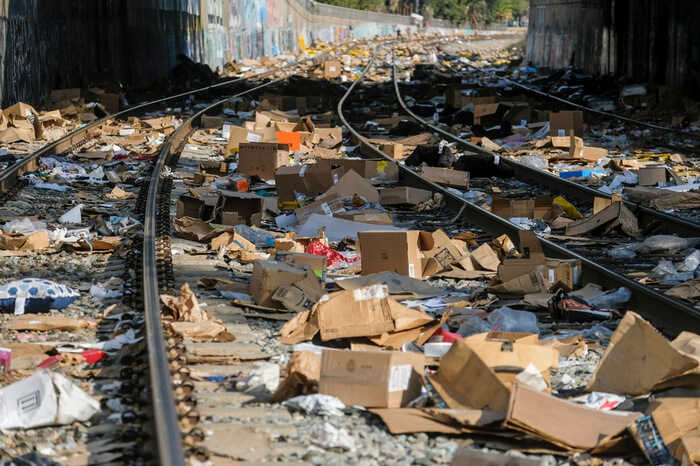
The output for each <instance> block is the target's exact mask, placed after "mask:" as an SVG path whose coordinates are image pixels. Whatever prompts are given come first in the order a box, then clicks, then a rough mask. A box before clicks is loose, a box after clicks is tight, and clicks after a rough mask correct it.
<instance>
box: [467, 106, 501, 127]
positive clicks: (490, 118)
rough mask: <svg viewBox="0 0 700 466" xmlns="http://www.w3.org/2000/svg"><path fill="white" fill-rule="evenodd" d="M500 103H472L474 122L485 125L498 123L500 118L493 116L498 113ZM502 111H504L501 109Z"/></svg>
mask: <svg viewBox="0 0 700 466" xmlns="http://www.w3.org/2000/svg"><path fill="white" fill-rule="evenodd" d="M500 106H501V104H499V103H488V104H477V103H475V104H474V124H480V125H483V126H486V127H489V126H493V125H496V124H498V123H500V121H497V120H500V118H494V117H495V116H496V114H497V113H499V109H500ZM502 113H505V111H503V112H502Z"/></svg>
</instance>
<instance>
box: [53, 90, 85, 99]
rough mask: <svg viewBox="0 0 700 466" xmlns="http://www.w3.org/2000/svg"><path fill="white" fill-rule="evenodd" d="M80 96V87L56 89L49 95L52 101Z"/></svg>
mask: <svg viewBox="0 0 700 466" xmlns="http://www.w3.org/2000/svg"><path fill="white" fill-rule="evenodd" d="M79 98H80V88H72V89H54V90H52V91H51V94H50V95H49V100H51V102H61V101H63V100H73V99H79Z"/></svg>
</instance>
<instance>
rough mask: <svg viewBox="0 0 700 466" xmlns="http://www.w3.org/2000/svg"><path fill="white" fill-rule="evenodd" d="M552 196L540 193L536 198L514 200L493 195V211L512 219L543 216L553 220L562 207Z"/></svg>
mask: <svg viewBox="0 0 700 466" xmlns="http://www.w3.org/2000/svg"><path fill="white" fill-rule="evenodd" d="M552 201H553V198H552V196H547V195H540V196H537V197H535V199H523V200H514V199H506V198H503V197H498V196H493V198H492V203H491V211H492V212H493V213H494V214H495V215H498V216H499V217H502V218H506V219H510V218H518V217H526V218H541V219H542V220H552V219H554V218H557V217H558V216H559V215H560V214H561V212H562V210H561V207H559V206H557V205H556V204H553V203H552Z"/></svg>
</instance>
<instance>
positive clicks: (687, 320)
mask: <svg viewBox="0 0 700 466" xmlns="http://www.w3.org/2000/svg"><path fill="white" fill-rule="evenodd" d="M375 56H376V53H375ZM373 62H374V56H373V57H372V60H370V62H369V63H368V64H367V66H366V67H365V68H364V69H363V71H362V73H361V74H360V76H359V77H358V79H357V80H356V81H355V82H354V83H353V85H352V86H350V88H349V89H348V91H347V92H346V94H345V95H344V96H343V97H342V98H341V99H340V101H339V103H338V107H337V114H338V117H339V119H340V121H341V122H342V123H343V125H345V127H346V128H347V129H348V131H349V132H350V133H351V134H352V136H353V138H354V139H355V140H356V141H358V143H359V144H360V147H361V149H362V151H363V153H364V154H365V155H367V156H372V157H383V158H385V159H387V160H390V161H392V162H395V160H394V159H393V158H391V157H389V156H388V155H387V154H385V153H384V152H382V151H381V150H379V149H378V148H377V147H376V146H374V145H373V144H372V143H371V142H370V141H369V140H368V139H367V138H365V137H364V136H362V135H361V134H359V133H358V132H357V131H356V130H355V129H354V128H353V127H352V126H351V125H350V124H349V123H348V121H347V120H346V119H345V116H344V115H343V104H344V103H345V102H346V100H347V99H348V98H349V97H350V95H351V94H352V92H353V90H354V89H355V87H356V86H357V85H358V84H359V83H360V82H361V81H362V80H363V79H364V77H365V75H366V74H367V72H368V71H369V69H370V68H371V66H372V65H373ZM394 84H395V86H396V67H395V66H394ZM397 89H398V88H397ZM397 96H399V94H398V92H397ZM399 169H400V172H399V173H400V177H401V181H402V182H403V183H404V184H406V185H408V186H414V187H418V188H421V189H427V190H430V191H434V192H439V193H441V194H442V195H443V196H444V197H445V201H446V208H447V209H449V210H450V211H453V212H456V216H455V221H456V220H457V219H461V220H463V221H464V222H466V223H469V224H472V225H477V226H479V227H481V228H483V229H484V230H485V231H487V232H488V233H490V234H492V235H494V236H500V235H502V234H504V233H505V234H507V235H508V236H509V237H510V238H511V239H513V241H514V242H515V243H516V244H518V242H519V232H520V231H521V230H522V229H521V228H520V227H518V226H517V225H515V224H513V223H511V222H509V221H508V220H506V219H504V218H501V217H499V216H497V215H494V214H493V213H491V212H489V211H487V210H485V209H482V208H481V207H478V206H476V205H474V204H471V203H469V202H467V201H466V200H465V199H463V198H462V197H460V196H458V195H456V194H454V193H453V192H452V191H451V190H448V189H446V188H445V187H443V186H441V185H438V184H436V183H433V182H432V181H430V180H427V179H425V178H424V177H423V176H421V175H420V174H418V173H416V172H414V171H412V170H410V169H408V168H406V167H405V166H403V165H401V164H399ZM540 241H541V243H542V248H543V250H544V252H545V253H546V254H547V256H549V257H554V258H561V259H577V260H580V261H581V265H582V280H583V281H585V282H595V283H599V284H601V285H605V286H606V287H607V288H617V287H621V286H624V287H627V288H629V289H630V290H631V291H632V298H631V299H630V301H629V302H628V303H627V304H626V307H627V308H629V309H634V310H635V311H637V312H639V313H640V314H641V315H643V316H644V317H645V318H647V319H649V320H650V321H651V322H652V323H653V324H654V325H655V326H657V328H662V329H663V330H664V332H665V333H667V334H669V335H675V334H678V333H680V332H682V331H684V330H688V331H693V332H699V331H700V310H698V309H697V308H695V307H693V306H691V305H689V304H686V303H683V302H681V301H678V300H676V299H673V298H671V297H669V296H666V295H665V294H663V293H661V292H659V291H656V290H654V289H653V288H650V287H647V286H644V285H641V284H639V283H637V282H635V281H634V280H632V279H630V278H628V277H625V276H623V275H620V274H618V273H616V272H614V271H611V270H608V269H606V268H605V267H603V266H601V265H599V264H596V263H595V262H593V261H591V260H589V259H587V258H585V257H583V256H580V255H578V254H575V253H573V252H571V251H569V250H567V249H566V248H564V247H562V246H559V245H557V244H555V243H553V242H551V241H548V240H546V239H544V238H540Z"/></svg>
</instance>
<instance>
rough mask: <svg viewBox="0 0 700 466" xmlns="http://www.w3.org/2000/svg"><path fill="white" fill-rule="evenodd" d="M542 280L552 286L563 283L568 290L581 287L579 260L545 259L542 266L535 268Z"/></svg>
mask: <svg viewBox="0 0 700 466" xmlns="http://www.w3.org/2000/svg"><path fill="white" fill-rule="evenodd" d="M537 270H539V271H540V272H542V275H544V278H545V279H546V280H547V281H548V282H549V283H551V284H552V285H554V284H556V283H559V282H560V283H563V284H564V285H566V286H567V287H568V288H569V289H571V290H573V289H574V288H575V287H577V286H580V285H581V273H582V268H581V261H580V260H579V259H552V258H547V259H546V261H545V263H544V265H540V266H537Z"/></svg>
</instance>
